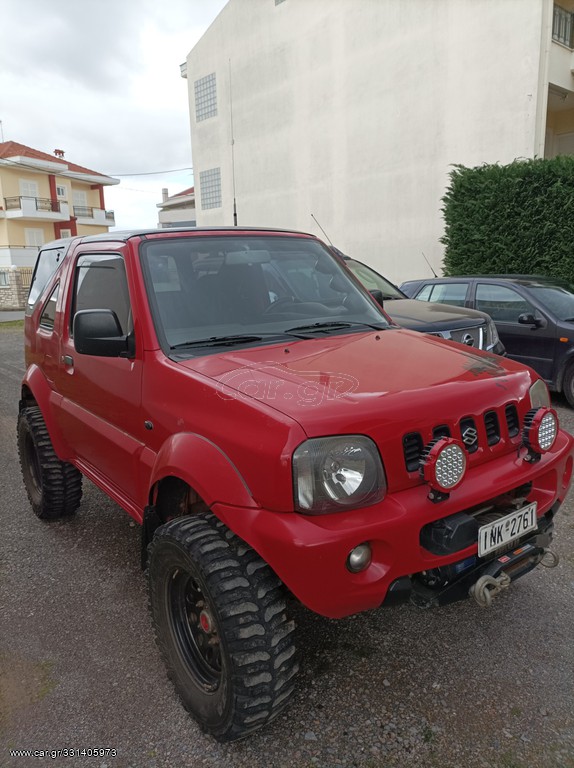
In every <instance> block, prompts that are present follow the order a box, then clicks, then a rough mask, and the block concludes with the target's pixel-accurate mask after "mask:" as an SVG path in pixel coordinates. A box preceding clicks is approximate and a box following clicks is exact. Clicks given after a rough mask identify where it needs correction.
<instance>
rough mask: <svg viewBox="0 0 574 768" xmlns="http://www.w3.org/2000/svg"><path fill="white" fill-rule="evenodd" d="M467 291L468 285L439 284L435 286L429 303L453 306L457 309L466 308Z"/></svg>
mask: <svg viewBox="0 0 574 768" xmlns="http://www.w3.org/2000/svg"><path fill="white" fill-rule="evenodd" d="M466 291H467V284H466V283H439V285H434V286H433V289H432V292H431V297H430V299H429V301H437V302H440V303H441V304H453V305H454V306H455V307H464V302H465V301H466Z"/></svg>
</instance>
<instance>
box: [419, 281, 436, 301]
mask: <svg viewBox="0 0 574 768" xmlns="http://www.w3.org/2000/svg"><path fill="white" fill-rule="evenodd" d="M433 288H434V286H433V285H425V287H424V288H423V289H422V290H421V291H419V292H418V293H417V295H416V296H415V299H418V300H419V301H430V295H431V291H432V289H433Z"/></svg>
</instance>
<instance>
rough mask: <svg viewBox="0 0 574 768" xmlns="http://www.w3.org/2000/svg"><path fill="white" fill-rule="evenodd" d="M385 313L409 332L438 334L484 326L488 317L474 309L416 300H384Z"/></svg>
mask: <svg viewBox="0 0 574 768" xmlns="http://www.w3.org/2000/svg"><path fill="white" fill-rule="evenodd" d="M383 307H384V310H385V312H386V313H387V314H388V315H389V317H391V318H392V320H394V322H395V323H396V324H397V325H400V326H402V327H403V328H408V329H409V330H410V331H420V332H422V333H439V332H440V331H455V330H461V329H462V328H471V327H476V326H478V325H484V324H485V323H487V322H488V319H489V318H488V315H486V314H485V313H484V312H478V311H477V310H475V309H465V308H463V307H453V306H451V305H450V304H435V303H434V302H430V301H418V300H417V299H386V300H385V301H384V303H383Z"/></svg>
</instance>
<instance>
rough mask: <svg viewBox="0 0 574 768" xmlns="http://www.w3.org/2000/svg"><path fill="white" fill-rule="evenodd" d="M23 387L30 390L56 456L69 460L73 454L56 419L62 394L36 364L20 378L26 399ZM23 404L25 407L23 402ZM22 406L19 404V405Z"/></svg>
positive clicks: (24, 398)
mask: <svg viewBox="0 0 574 768" xmlns="http://www.w3.org/2000/svg"><path fill="white" fill-rule="evenodd" d="M25 389H28V390H29V391H30V393H31V395H32V397H33V398H34V400H35V401H36V403H37V405H38V408H39V409H40V411H41V413H42V417H43V419H44V422H45V423H46V427H47V429H48V433H49V435H50V440H51V441H52V445H53V446H54V450H55V452H56V455H57V457H58V458H59V459H61V460H62V461H70V460H71V459H72V458H73V455H72V452H71V451H70V447H69V445H68V444H67V442H66V441H65V440H64V436H63V435H62V431H61V429H60V427H59V425H58V419H57V412H58V410H59V408H60V403H61V402H62V400H63V398H62V395H58V394H57V393H56V392H54V390H53V389H52V388H51V386H50V385H49V383H48V381H47V379H46V377H45V376H44V374H43V373H42V371H41V369H40V368H38V366H37V365H30V366H29V368H28V370H27V371H26V373H25V374H24V379H23V380H22V392H23V394H22V400H23V401H25V400H26V397H25V393H24V390H25ZM23 406H24V407H25V402H24V404H23ZM23 406H22V404H21V406H20V407H23Z"/></svg>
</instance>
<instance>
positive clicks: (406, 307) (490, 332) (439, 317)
mask: <svg viewBox="0 0 574 768" xmlns="http://www.w3.org/2000/svg"><path fill="white" fill-rule="evenodd" d="M336 253H337V255H338V256H339V257H340V258H343V260H344V262H345V265H346V266H347V268H348V269H349V270H350V271H351V272H352V273H353V274H354V275H355V277H357V279H358V280H360V282H361V283H362V284H363V285H364V286H365V288H366V289H367V290H368V291H370V292H371V293H372V294H373V296H374V297H375V298H376V299H377V300H378V301H380V303H381V304H382V307H383V309H384V310H385V312H386V313H387V315H389V317H390V318H391V319H392V320H393V321H394V322H395V323H397V325H400V326H401V327H402V328H408V329H409V330H410V331H420V332H421V333H431V334H433V335H434V336H442V338H443V339H450V340H451V341H458V342H459V343H461V344H466V345H468V346H470V347H477V348H479V349H484V350H487V351H488V352H494V353H495V354H497V355H504V354H505V350H504V345H503V344H502V342H501V341H500V339H499V337H498V333H497V330H496V326H495V324H494V323H493V322H492V320H491V319H490V317H489V316H488V315H487V314H486V313H485V312H480V311H477V310H472V309H466V308H465V307H459V308H456V309H455V308H454V307H452V306H450V305H449V304H437V303H433V304H430V303H428V302H417V301H414V300H413V299H409V297H408V296H407V295H406V294H405V293H403V292H402V291H401V290H400V289H399V288H397V286H396V285H394V284H393V283H391V282H390V281H389V280H387V279H386V278H385V277H383V276H382V275H381V274H379V273H378V272H376V271H375V270H374V269H372V268H371V267H368V266H367V265H366V264H363V263H362V262H361V261H357V260H356V259H352V258H350V257H349V256H345V255H344V254H342V253H341V252H340V251H338V250H337V251H336ZM377 292H380V293H377Z"/></svg>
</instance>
